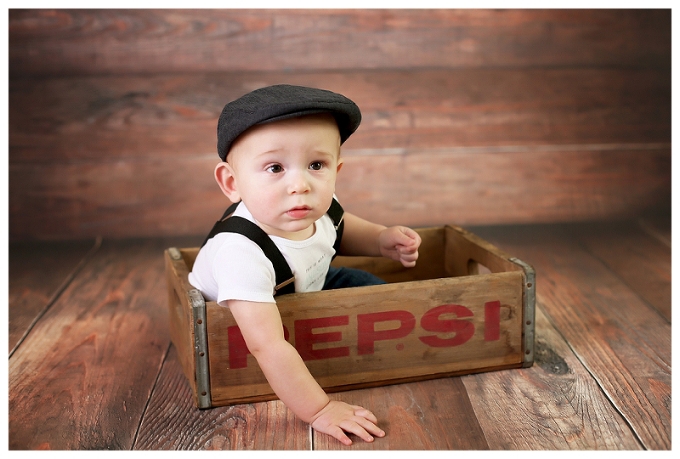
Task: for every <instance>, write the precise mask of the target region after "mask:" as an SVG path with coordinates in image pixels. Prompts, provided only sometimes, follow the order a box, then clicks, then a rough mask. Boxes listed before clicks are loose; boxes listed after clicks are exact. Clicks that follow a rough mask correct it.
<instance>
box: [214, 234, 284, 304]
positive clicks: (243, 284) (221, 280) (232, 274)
mask: <svg viewBox="0 0 680 459" xmlns="http://www.w3.org/2000/svg"><path fill="white" fill-rule="evenodd" d="M215 239H216V240H215V241H214V242H215V243H219V244H220V247H219V249H218V250H217V252H216V253H215V256H214V258H213V263H212V267H211V269H212V276H213V279H214V280H215V283H216V287H217V295H216V296H217V298H216V301H217V302H218V303H221V302H223V301H227V300H243V301H254V302H259V303H274V302H275V300H274V287H275V286H276V275H275V273H274V267H273V266H272V263H271V261H269V259H268V258H267V257H266V256H265V254H264V252H262V249H260V247H259V246H258V245H257V244H255V243H254V242H252V241H251V240H250V239H248V238H246V237H245V236H242V235H240V234H233V233H224V234H219V235H217V236H215Z"/></svg>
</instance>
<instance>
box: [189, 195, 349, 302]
mask: <svg viewBox="0 0 680 459" xmlns="http://www.w3.org/2000/svg"><path fill="white" fill-rule="evenodd" d="M238 204H239V203H238V202H236V203H234V204H232V205H231V206H229V207H228V208H227V210H226V211H225V212H224V215H222V218H221V219H220V220H219V221H217V222H216V223H215V225H214V226H213V228H212V229H211V230H210V233H209V234H208V236H207V237H206V238H205V241H203V244H202V245H201V247H203V246H204V245H205V244H206V242H208V240H209V239H210V238H212V237H213V236H215V235H217V234H219V233H237V234H240V235H242V236H245V237H247V238H248V239H250V240H251V241H253V242H254V243H256V244H257V245H258V246H260V248H261V249H262V251H263V252H264V254H265V256H266V257H267V258H269V261H271V262H272V265H273V266H274V273H275V275H276V287H275V288H274V295H278V294H280V295H284V294H287V293H295V283H294V281H295V277H294V276H293V272H292V271H291V270H290V266H288V262H286V259H285V258H284V257H283V255H282V254H281V251H280V250H279V248H278V247H276V244H274V241H272V240H271V238H270V237H269V235H268V234H267V233H265V232H264V230H263V229H262V228H260V227H259V226H257V225H256V224H255V223H253V222H251V221H250V220H247V219H245V218H242V217H238V216H232V214H233V213H234V212H235V211H236V207H237V206H238ZM327 213H328V216H329V217H330V218H331V220H332V221H333V226H335V231H336V234H337V236H336V238H335V244H333V248H334V249H335V252H336V253H337V252H338V249H339V248H340V240H341V239H342V232H343V230H344V228H345V222H344V210H343V209H342V206H341V205H340V203H338V201H336V200H335V198H333V202H332V203H331V206H330V208H329V209H328V212H327Z"/></svg>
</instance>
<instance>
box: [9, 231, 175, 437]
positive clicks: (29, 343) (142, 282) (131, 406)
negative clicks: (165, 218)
mask: <svg viewBox="0 0 680 459" xmlns="http://www.w3.org/2000/svg"><path fill="white" fill-rule="evenodd" d="M166 244H168V241H163V240H153V241H151V240H149V241H139V242H136V241H128V242H117V243H116V242H109V243H107V242H105V243H104V245H103V246H102V247H101V248H100V249H99V250H98V251H97V252H96V253H95V254H94V256H93V257H92V259H91V260H90V261H89V262H88V263H87V265H86V266H85V267H83V268H82V269H81V270H80V272H79V273H78V275H76V276H75V278H74V279H73V281H72V282H71V283H70V284H69V285H68V287H67V288H66V289H65V290H64V292H63V293H62V294H61V295H60V296H59V298H58V299H57V301H56V302H55V303H54V304H53V305H52V307H51V308H50V309H49V310H48V311H47V313H46V314H44V315H43V316H42V317H41V318H40V320H39V321H38V323H37V324H36V325H35V326H34V328H33V330H32V332H31V334H29V336H28V337H27V338H26V339H25V340H24V342H23V343H22V345H21V346H20V347H19V348H18V349H17V351H15V353H14V354H13V356H12V358H11V359H10V361H9V394H10V395H9V438H10V442H9V447H10V448H11V449H130V448H131V447H132V445H133V440H134V435H135V432H136V431H137V428H138V426H139V423H140V420H141V418H142V415H143V413H144V410H145V408H146V404H147V402H148V400H149V396H150V394H151V390H152V388H153V385H154V382H155V380H156V378H157V376H158V372H159V370H160V368H161V364H162V362H163V357H164V356H165V354H166V352H167V349H168V346H169V344H170V339H169V334H168V326H167V313H166V310H165V303H166V302H167V297H166V296H165V295H162V293H163V292H164V291H165V290H164V287H165V286H164V285H163V281H164V279H165V278H164V272H163V263H162V250H163V248H164V246H166ZM11 307H14V305H12V306H11Z"/></svg>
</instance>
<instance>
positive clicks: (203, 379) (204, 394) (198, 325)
mask: <svg viewBox="0 0 680 459" xmlns="http://www.w3.org/2000/svg"><path fill="white" fill-rule="evenodd" d="M189 300H190V302H191V310H192V312H193V318H194V355H195V358H196V360H195V361H196V391H197V396H198V407H199V408H210V407H211V406H212V400H211V397H210V364H209V362H210V359H209V356H208V328H207V325H206V322H207V320H206V319H207V314H206V310H205V299H204V298H203V295H202V294H201V292H199V291H198V290H196V289H193V290H189Z"/></svg>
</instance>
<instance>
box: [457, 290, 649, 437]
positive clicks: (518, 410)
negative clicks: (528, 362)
mask: <svg viewBox="0 0 680 459" xmlns="http://www.w3.org/2000/svg"><path fill="white" fill-rule="evenodd" d="M545 282H546V279H545V277H543V278H541V279H540V280H539V281H538V282H537V285H539V286H541V285H544V284H545ZM543 308H544V305H542V304H541V305H540V306H539V307H538V308H537V313H536V351H535V356H536V357H535V362H534V366H533V367H531V368H528V369H521V370H509V371H498V372H494V373H486V374H479V375H470V376H464V377H462V378H461V379H462V381H463V383H464V387H465V388H466V389H467V393H468V396H469V398H470V403H471V405H472V407H473V409H474V413H475V414H476V416H477V418H478V419H479V423H480V425H481V427H482V429H483V431H484V434H485V436H486V438H487V441H488V442H489V448H490V449H498V450H546V449H547V450H582V449H588V450H612V449H623V450H636V449H640V448H641V445H640V443H639V442H638V441H637V439H636V437H635V435H634V433H633V432H632V431H631V429H630V427H629V426H628V424H627V423H626V420H625V419H624V418H623V417H622V416H621V414H620V413H619V412H618V411H617V410H616V409H615V408H614V407H613V406H612V405H611V403H610V401H609V399H608V398H607V396H606V395H605V394H603V393H602V390H601V388H600V387H599V385H598V381H597V379H596V378H594V377H593V376H592V375H591V374H590V373H589V372H588V370H587V368H585V367H584V366H583V364H582V363H581V362H580V361H579V358H578V356H577V355H575V354H574V352H573V351H572V350H571V349H570V348H569V344H568V343H567V342H566V341H564V339H563V338H562V337H561V336H560V333H559V331H558V330H556V329H555V327H554V326H553V325H552V324H551V323H550V321H549V320H548V319H547V318H546V316H545V314H544V313H543Z"/></svg>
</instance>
